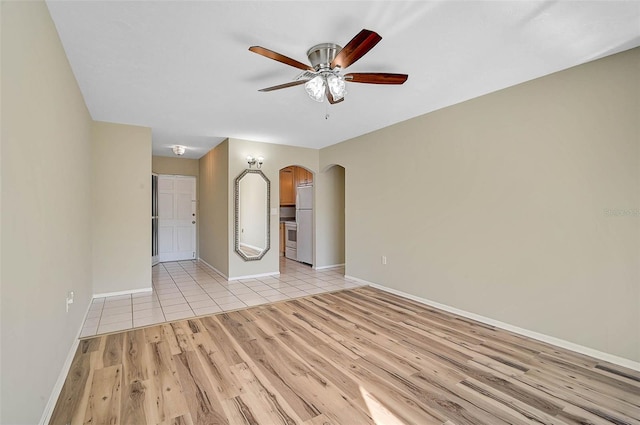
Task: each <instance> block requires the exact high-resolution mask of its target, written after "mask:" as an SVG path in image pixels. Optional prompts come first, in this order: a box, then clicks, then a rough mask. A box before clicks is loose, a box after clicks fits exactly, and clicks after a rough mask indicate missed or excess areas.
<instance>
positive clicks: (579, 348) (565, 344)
mask: <svg viewBox="0 0 640 425" xmlns="http://www.w3.org/2000/svg"><path fill="white" fill-rule="evenodd" d="M345 277H348V278H349V279H353V280H355V281H357V282H360V283H364V284H366V285H369V286H372V287H374V288H377V289H380V290H383V291H386V292H389V293H392V294H395V295H399V296H401V297H405V298H409V299H410V300H413V301H417V302H419V303H422V304H426V305H428V306H431V307H435V308H438V309H440V310H444V311H447V312H449V313H453V314H457V315H459V316H462V317H466V318H468V319H472V320H475V321H478V322H481V323H485V324H487V325H491V326H495V327H497V328H500V329H504V330H507V331H510V332H513V333H516V334H519V335H522V336H526V337H529V338H533V339H537V340H538V341H542V342H546V343H549V344H553V345H556V346H558V347H562V348H566V349H567V350H571V351H575V352H576V353H580V354H585V355H587V356H591V357H594V358H596V359H599V360H604V361H606V362H609V363H613V364H616V365H619V366H624V367H626V368H629V369H633V370H637V371H640V362H636V361H633V360H629V359H625V358H624V357H619V356H616V355H613V354H609V353H605V352H603V351H599V350H595V349H593V348H589V347H585V346H584V345H580V344H576V343H573V342H570V341H566V340H564V339H560V338H556V337H553V336H550V335H545V334H542V333H539V332H535V331H531V330H528V329H524V328H520V327H518V326H514V325H510V324H508V323H505V322H501V321H499V320H494V319H491V318H489V317H485V316H481V315H479V314H475V313H470V312H468V311H465V310H460V309H458V308H455V307H451V306H448V305H446V304H440V303H439V302H436V301H431V300H428V299H426V298H421V297H418V296H416V295H412V294H408V293H406V292H402V291H399V290H397V289H393V288H388V287H386V286H382V285H378V284H377V283H373V282H369V281H366V280H364V279H359V278H357V277H353V276H345Z"/></svg>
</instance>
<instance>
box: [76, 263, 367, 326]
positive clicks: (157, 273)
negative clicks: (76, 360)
mask: <svg viewBox="0 0 640 425" xmlns="http://www.w3.org/2000/svg"><path fill="white" fill-rule="evenodd" d="M152 280H153V288H152V291H151V292H143V293H138V294H131V295H119V296H114V297H105V298H95V299H94V300H93V302H92V304H91V307H90V308H89V312H88V314H87V318H86V320H85V322H84V325H83V327H82V331H81V333H80V337H81V338H82V337H88V336H93V335H98V334H104V333H109V332H116V331H121V330H126V329H132V328H137V327H142V326H149V325H154V324H157V323H163V322H171V321H174V320H181V319H186V318H189V317H195V316H204V315H207V314H215V313H220V312H222V311H229V310H237V309H241V308H245V307H251V306H255V305H259V304H267V303H271V302H276V301H282V300H288V299H292V298H298V297H304V296H307V295H315V294H321V293H325V292H332V291H337V290H341V289H347V288H353V287H356V286H361V285H360V284H359V283H357V282H355V281H353V280H351V279H348V278H345V277H344V267H337V268H332V269H325V270H314V269H312V268H311V267H309V266H307V265H304V264H301V263H298V262H296V261H292V260H289V259H286V258H283V257H281V259H280V275H279V276H269V277H259V278H255V279H242V280H234V281H228V280H226V279H225V278H224V277H222V276H221V275H220V274H218V273H217V272H216V271H215V270H213V269H211V268H210V267H208V266H207V265H206V264H204V263H202V262H200V261H195V260H190V261H176V262H171V263H161V264H158V265H156V266H153V268H152Z"/></svg>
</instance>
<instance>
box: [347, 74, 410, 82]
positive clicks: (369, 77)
mask: <svg viewBox="0 0 640 425" xmlns="http://www.w3.org/2000/svg"><path fill="white" fill-rule="evenodd" d="M407 78H409V76H408V75H407V74H388V73H385V72H353V73H350V74H345V75H344V80H345V81H348V82H350V83H368V84H403V83H404V82H405V81H407Z"/></svg>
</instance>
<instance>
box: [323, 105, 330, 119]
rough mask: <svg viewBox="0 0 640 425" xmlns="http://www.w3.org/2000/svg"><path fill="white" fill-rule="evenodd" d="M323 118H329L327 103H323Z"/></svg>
mask: <svg viewBox="0 0 640 425" xmlns="http://www.w3.org/2000/svg"><path fill="white" fill-rule="evenodd" d="M324 119H325V120H328V119H329V105H328V104H326V103H325V104H324Z"/></svg>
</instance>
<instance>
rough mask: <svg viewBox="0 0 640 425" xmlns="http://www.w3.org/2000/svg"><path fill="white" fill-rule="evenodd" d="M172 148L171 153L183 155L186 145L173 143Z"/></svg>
mask: <svg viewBox="0 0 640 425" xmlns="http://www.w3.org/2000/svg"><path fill="white" fill-rule="evenodd" d="M172 149H173V153H174V154H176V155H178V156H182V155H184V153H185V151H186V150H187V148H186V147H184V146H181V145H175V146H174V147H173V148H172Z"/></svg>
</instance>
